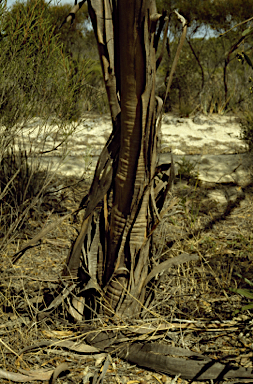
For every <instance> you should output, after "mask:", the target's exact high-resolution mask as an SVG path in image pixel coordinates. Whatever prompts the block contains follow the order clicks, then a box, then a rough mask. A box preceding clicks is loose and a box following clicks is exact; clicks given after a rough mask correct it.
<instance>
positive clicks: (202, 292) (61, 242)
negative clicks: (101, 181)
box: [0, 179, 253, 383]
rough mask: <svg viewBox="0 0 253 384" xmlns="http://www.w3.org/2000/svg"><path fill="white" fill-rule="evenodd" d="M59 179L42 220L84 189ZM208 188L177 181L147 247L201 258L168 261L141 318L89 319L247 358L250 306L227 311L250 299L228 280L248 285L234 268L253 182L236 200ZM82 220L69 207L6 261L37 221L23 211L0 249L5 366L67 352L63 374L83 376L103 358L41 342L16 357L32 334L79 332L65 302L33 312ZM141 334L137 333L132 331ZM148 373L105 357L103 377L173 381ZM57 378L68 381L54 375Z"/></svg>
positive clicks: (41, 362)
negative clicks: (20, 223) (220, 200)
mask: <svg viewBox="0 0 253 384" xmlns="http://www.w3.org/2000/svg"><path fill="white" fill-rule="evenodd" d="M58 183H59V185H63V184H64V186H67V188H64V189H63V190H62V192H61V194H60V196H59V194H58V198H56V197H55V199H54V198H52V201H51V208H53V209H54V213H51V214H50V215H49V214H48V216H47V220H46V221H47V223H48V224H49V223H52V222H54V221H56V220H58V219H59V217H61V216H62V215H64V214H66V213H67V212H70V210H73V209H76V208H77V207H78V204H79V202H80V200H81V197H82V196H83V195H84V191H85V190H87V188H88V186H87V184H86V183H85V182H79V183H78V181H77V180H73V179H72V180H66V179H65V180H63V179H59V180H58ZM209 189H210V187H207V186H203V185H202V186H201V185H198V184H197V185H196V184H195V185H194V184H193V185H190V184H189V183H186V182H184V181H181V182H178V183H176V185H175V188H174V191H173V193H172V196H171V198H173V197H175V195H176V196H177V197H178V199H179V201H178V204H177V205H176V206H174V208H173V210H172V211H171V212H169V213H168V215H167V217H165V218H164V220H163V221H162V223H161V224H160V226H159V228H158V231H157V233H156V236H155V244H156V245H155V251H154V250H153V258H154V261H155V262H157V261H158V259H159V261H164V260H166V259H168V258H172V257H176V256H177V255H180V254H182V253H188V254H198V255H199V257H200V261H199V262H194V263H193V262H190V263H186V264H183V265H180V266H177V267H171V268H170V269H169V270H168V271H166V272H164V273H163V274H162V275H161V276H157V280H156V281H155V282H156V284H155V286H152V285H150V287H149V289H150V292H152V295H153V301H152V304H150V305H149V307H147V308H146V310H145V311H144V316H143V319H142V320H141V321H138V322H136V321H134V320H132V321H130V320H128V321H127V322H126V321H125V322H124V321H123V322H121V323H118V324H116V325H115V323H114V324H113V323H110V321H109V320H108V319H101V318H100V319H99V320H97V321H98V322H97V323H96V327H97V328H98V329H100V328H101V329H105V327H107V329H117V330H120V328H121V327H123V328H124V329H128V330H129V333H130V334H132V337H134V336H133V335H134V332H135V331H134V329H135V330H136V326H138V327H139V326H140V325H141V326H149V327H150V328H151V332H149V333H147V334H146V336H145V338H146V339H147V340H152V339H156V338H159V339H161V338H162V339H163V340H165V341H167V342H169V343H172V345H176V346H182V347H185V348H190V349H192V350H195V351H197V352H201V353H204V354H207V355H209V356H212V357H214V358H221V359H224V357H225V356H226V358H227V360H229V359H230V360H233V362H234V363H239V364H243V365H245V366H248V365H250V364H251V355H252V352H251V350H252V342H251V340H252V331H251V326H250V322H251V319H252V315H251V313H250V312H249V311H247V312H245V313H240V315H237V316H236V317H235V316H234V315H233V313H234V311H235V310H236V309H240V308H241V306H242V304H245V303H247V302H248V299H245V298H243V297H242V296H239V295H238V294H235V293H233V292H231V291H230V290H229V288H235V287H245V286H246V285H245V282H244V280H243V279H242V278H239V277H238V274H240V275H242V276H243V277H247V278H248V279H249V280H250V279H251V270H252V262H253V236H252V233H251V228H252V221H253V214H252V213H253V195H252V192H253V189H252V187H250V186H249V187H248V188H246V189H245V190H244V191H243V195H242V196H241V197H240V199H239V200H240V201H238V202H237V203H236V202H235V203H233V204H234V205H233V204H232V203H231V204H230V206H229V207H226V206H222V205H220V204H217V203H216V202H214V201H212V200H210V199H209V198H208V191H209ZM55 196H57V195H55ZM48 203H49V202H48ZM59 208H60V210H59ZM47 212H48V211H47ZM43 221H44V220H43ZM44 222H45V221H44ZM79 227H80V218H77V222H73V220H72V218H71V216H70V217H68V218H66V219H65V220H64V221H63V222H62V223H61V225H59V226H55V228H54V229H53V230H52V231H51V232H50V233H48V234H47V235H46V236H45V237H44V238H43V239H42V240H41V241H40V242H38V244H37V245H36V246H35V247H33V248H31V249H29V250H27V251H26V253H25V254H24V255H23V256H22V258H21V259H20V260H19V262H18V263H17V264H15V265H11V262H10V256H11V255H13V254H14V253H15V252H16V251H17V249H20V248H21V246H22V244H24V243H25V242H26V240H27V239H29V238H31V237H32V236H33V235H34V234H35V233H37V232H38V231H40V229H41V228H42V221H41V220H36V219H33V218H30V219H29V220H28V223H27V225H26V227H25V229H24V230H23V231H21V232H20V233H21V235H20V236H19V238H16V239H15V241H13V242H11V243H9V245H8V247H7V248H6V249H5V251H4V252H2V253H1V273H0V279H1V280H0V303H1V305H0V308H1V312H0V318H1V322H0V350H1V355H2V364H1V368H2V369H5V370H8V371H15V370H17V369H20V368H23V369H25V370H27V369H31V370H34V369H38V368H51V369H52V368H54V367H56V366H57V365H59V364H60V363H61V362H66V361H67V362H68V363H69V364H70V367H71V369H70V373H69V375H68V380H69V381H68V382H73V381H75V382H81V381H82V380H83V378H84V377H85V375H86V374H88V373H90V374H94V372H99V369H100V367H101V365H103V364H104V360H103V359H102V360H101V361H100V360H99V359H97V360H96V358H95V357H94V355H93V356H92V355H90V354H85V355H80V354H77V353H74V352H71V351H66V350H65V351H64V350H62V349H59V348H56V347H50V348H49V347H46V346H42V347H41V348H38V349H37V350H31V351H27V352H24V354H22V355H21V357H19V352H20V351H21V350H22V349H23V348H26V347H28V346H30V345H33V344H35V343H36V342H41V341H44V342H45V340H46V341H52V340H56V344H57V340H59V339H62V338H64V339H65V340H66V339H67V340H74V341H76V340H83V339H84V336H85V330H84V327H85V323H83V322H82V323H79V322H77V323H73V321H71V319H70V316H69V314H68V311H67V307H65V305H64V304H63V305H61V306H60V307H59V308H58V312H57V311H56V312H54V313H52V314H51V315H50V316H49V317H47V318H45V319H42V320H40V321H38V318H37V313H38V311H39V309H40V307H41V305H42V304H43V303H47V302H48V303H49V302H50V301H51V300H52V297H53V296H55V295H56V293H57V292H58V291H59V281H60V280H61V277H60V274H61V270H62V267H63V264H64V262H65V259H66V256H67V254H68V250H69V248H70V246H71V240H74V239H75V237H76V234H77V231H78V229H79ZM148 293H149V292H148ZM131 327H133V328H131ZM159 327H160V329H158V328H159ZM131 329H133V332H132V331H131ZM152 329H153V330H152ZM139 337H140V335H139V334H138V333H137V334H136V333H135V338H136V339H138V338H139ZM141 337H142V338H143V335H142V336H141ZM229 356H231V357H229ZM152 375H153V374H152V373H150V372H147V371H145V370H142V369H139V368H134V367H131V366H130V365H129V364H127V363H124V362H123V361H120V360H119V359H116V358H115V359H112V361H111V362H110V368H109V370H108V371H107V374H106V376H105V381H104V382H105V383H113V382H115V383H116V382H118V383H127V382H131V381H130V380H136V382H137V383H141V382H142V383H145V382H147V383H157V382H163V383H166V382H168V383H169V382H170V379H169V378H166V377H165V376H162V375H158V374H155V375H154V376H152ZM1 382H3V383H4V382H7V380H5V379H2V380H1ZM35 382H36V381H35ZM60 382H62V383H64V382H66V381H64V379H61V381H60Z"/></svg>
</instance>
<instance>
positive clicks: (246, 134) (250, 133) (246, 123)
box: [240, 112, 253, 151]
mask: <svg viewBox="0 0 253 384" xmlns="http://www.w3.org/2000/svg"><path fill="white" fill-rule="evenodd" d="M240 125H241V135H240V137H241V139H242V140H244V141H245V142H246V144H247V145H248V149H249V151H252V149H253V113H252V112H248V113H247V114H244V115H243V117H242V118H241V121H240Z"/></svg>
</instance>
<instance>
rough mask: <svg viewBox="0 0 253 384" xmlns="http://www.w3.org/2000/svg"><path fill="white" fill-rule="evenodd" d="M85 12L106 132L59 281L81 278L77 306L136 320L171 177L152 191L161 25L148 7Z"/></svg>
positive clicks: (107, 4) (130, 1) (96, 1)
mask: <svg viewBox="0 0 253 384" xmlns="http://www.w3.org/2000/svg"><path fill="white" fill-rule="evenodd" d="M81 5H82V3H81ZM78 7H80V5H76V6H75V10H77V8H78ZM88 9H89V14H90V17H91V20H92V24H93V28H94V32H95V35H96V39H97V44H98V49H99V55H100V60H101V65H102V69H103V75H104V81H105V85H106V91H107V95H108V101H109V106H110V112H111V118H112V126H113V129H112V134H111V135H110V138H109V140H108V142H107V143H106V145H105V147H104V149H103V151H102V153H101V156H100V158H99V160H98V164H97V167H96V171H95V175H94V179H93V183H92V185H91V188H90V191H89V194H88V195H87V196H86V198H85V199H84V201H83V203H84V202H85V205H86V210H85V214H84V219H83V224H82V229H81V232H80V234H79V236H78V237H77V239H76V241H75V243H74V245H73V247H72V249H71V252H70V254H69V257H68V259H67V262H66V267H65V269H64V272H63V275H64V276H70V277H71V278H72V279H73V278H79V279H80V276H81V279H82V286H83V287H84V289H83V292H85V291H86V298H85V299H84V301H83V304H84V302H85V303H86V304H87V300H88V301H89V300H90V297H91V293H92V296H93V298H94V297H96V300H95V301H96V303H95V302H94V301H91V302H90V303H89V304H88V305H91V306H93V310H95V311H96V312H99V313H104V314H107V315H110V316H113V315H115V314H120V315H126V316H138V315H139V313H140V311H141V309H142V307H143V304H144V301H145V288H146V285H147V283H148V281H149V280H150V279H149V276H148V275H149V273H150V272H151V268H152V265H151V264H150V252H151V250H150V248H151V247H150V246H151V241H152V233H153V230H154V228H155V226H156V225H157V223H158V222H159V219H160V216H159V214H161V210H162V207H163V203H164V200H165V197H166V193H167V191H168V189H169V186H170V185H171V182H172V178H173V172H171V175H170V176H168V177H167V180H168V182H167V183H164V182H161V183H160V184H158V185H157V183H155V175H156V166H157V147H158V142H159V130H160V123H161V121H160V119H159V117H160V112H161V108H162V100H161V99H159V98H156V96H155V77H156V65H157V64H156V63H157V62H160V61H161V58H159V60H157V61H156V50H157V46H158V40H159V36H160V34H161V31H162V28H163V26H164V24H166V27H165V28H168V25H167V18H166V16H165V14H163V15H159V14H157V10H156V2H155V0H121V1H118V2H117V1H112V0H88ZM71 17H72V16H71V14H70V16H68V18H71ZM68 18H67V19H66V21H68ZM166 34H167V29H166V32H165V35H166ZM168 168H169V166H168V167H167V170H168ZM171 169H172V168H171ZM101 201H102V207H100V208H97V206H98V204H99V203H100V202H101ZM90 290H91V291H90ZM80 301H81V300H80V298H79V299H78V300H73V302H72V308H71V311H72V314H73V315H74V316H75V317H77V318H78V317H79V316H82V314H83V313H82V312H83V307H82V305H80Z"/></svg>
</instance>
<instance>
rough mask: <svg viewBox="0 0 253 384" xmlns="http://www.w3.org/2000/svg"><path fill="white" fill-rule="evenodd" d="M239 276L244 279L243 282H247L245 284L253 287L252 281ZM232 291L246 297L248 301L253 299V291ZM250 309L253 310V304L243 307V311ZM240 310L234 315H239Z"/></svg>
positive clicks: (244, 289)
mask: <svg viewBox="0 0 253 384" xmlns="http://www.w3.org/2000/svg"><path fill="white" fill-rule="evenodd" d="M237 276H239V277H241V278H243V280H244V281H245V283H247V284H249V285H250V286H251V287H253V283H252V281H250V280H249V279H247V278H245V277H242V276H241V275H240V274H239V273H238V274H237ZM230 291H232V292H234V293H238V295H241V296H244V297H246V298H247V299H253V290H252V289H246V288H230ZM249 309H253V302H252V303H250V304H247V305H243V306H242V307H241V309H240V310H241V311H247V310H249ZM240 310H236V311H235V312H234V315H235V314H237V313H239V312H240Z"/></svg>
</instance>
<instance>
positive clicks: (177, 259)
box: [144, 253, 200, 285]
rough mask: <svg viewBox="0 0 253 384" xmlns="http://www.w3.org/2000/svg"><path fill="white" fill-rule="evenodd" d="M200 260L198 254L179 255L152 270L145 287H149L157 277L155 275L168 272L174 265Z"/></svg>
mask: <svg viewBox="0 0 253 384" xmlns="http://www.w3.org/2000/svg"><path fill="white" fill-rule="evenodd" d="M199 259H200V257H199V255H198V254H197V253H194V254H193V255H189V254H188V253H182V254H181V255H178V256H176V257H173V258H171V259H169V260H166V261H164V262H163V263H161V264H159V265H157V266H156V267H155V268H153V269H152V271H151V272H150V273H149V275H148V276H147V278H146V280H145V283H144V285H147V284H148V282H149V281H150V280H151V279H153V277H155V275H157V274H158V273H162V272H164V271H166V270H167V269H168V268H170V267H172V266H173V265H180V264H183V263H188V262H189V261H197V260H199Z"/></svg>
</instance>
